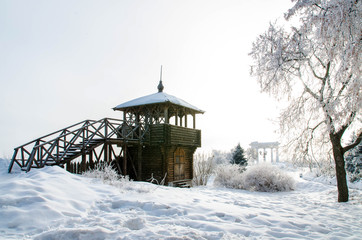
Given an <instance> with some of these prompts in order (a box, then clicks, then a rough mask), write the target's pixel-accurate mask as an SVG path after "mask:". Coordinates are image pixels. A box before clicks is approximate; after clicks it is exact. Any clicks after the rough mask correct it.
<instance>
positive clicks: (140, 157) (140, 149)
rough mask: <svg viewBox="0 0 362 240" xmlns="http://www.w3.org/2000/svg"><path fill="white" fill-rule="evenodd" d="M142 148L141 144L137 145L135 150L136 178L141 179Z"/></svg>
mask: <svg viewBox="0 0 362 240" xmlns="http://www.w3.org/2000/svg"><path fill="white" fill-rule="evenodd" d="M142 150H143V147H142V145H141V144H139V145H138V152H137V180H138V181H142Z"/></svg>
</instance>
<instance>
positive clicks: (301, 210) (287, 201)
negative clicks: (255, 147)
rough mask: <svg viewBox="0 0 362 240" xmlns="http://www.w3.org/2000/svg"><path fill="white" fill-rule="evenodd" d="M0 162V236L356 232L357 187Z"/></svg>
mask: <svg viewBox="0 0 362 240" xmlns="http://www.w3.org/2000/svg"><path fill="white" fill-rule="evenodd" d="M7 164H8V162H7V161H4V160H1V161H0V171H1V173H0V194H1V198H0V238H1V239H47V240H48V239H84V240H86V239H279V238H285V239H360V237H361V236H362V228H361V225H362V202H361V190H356V189H351V190H350V194H351V201H350V202H348V203H337V201H336V196H337V193H336V187H335V186H331V185H327V184H324V183H319V182H315V181H307V180H303V179H300V178H299V174H298V173H297V172H291V173H290V174H292V175H293V176H294V177H295V178H296V181H297V186H296V190H295V191H292V192H284V193H259V192H248V191H244V190H232V189H226V188H215V187H213V186H212V185H211V186H207V187H196V188H191V189H179V188H171V187H164V186H157V185H152V184H149V183H142V182H131V183H127V184H119V186H117V187H115V186H110V185H105V184H102V183H101V182H100V181H99V180H96V179H90V178H85V177H82V176H78V175H73V174H70V173H68V172H66V171H65V170H63V169H61V168H59V167H48V168H44V169H33V170H31V171H30V172H29V173H24V172H21V173H19V172H18V173H13V174H7V172H6V171H7V167H8V165H7Z"/></svg>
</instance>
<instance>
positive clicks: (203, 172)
mask: <svg viewBox="0 0 362 240" xmlns="http://www.w3.org/2000/svg"><path fill="white" fill-rule="evenodd" d="M193 165H194V178H193V180H192V184H193V185H194V186H200V185H206V184H207V181H208V180H209V178H210V176H211V174H212V172H213V169H214V163H213V157H210V156H207V155H206V154H204V153H203V154H196V155H195V157H194V164H193Z"/></svg>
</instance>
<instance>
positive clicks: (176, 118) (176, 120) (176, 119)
mask: <svg viewBox="0 0 362 240" xmlns="http://www.w3.org/2000/svg"><path fill="white" fill-rule="evenodd" d="M175 125H176V126H178V110H176V115H175Z"/></svg>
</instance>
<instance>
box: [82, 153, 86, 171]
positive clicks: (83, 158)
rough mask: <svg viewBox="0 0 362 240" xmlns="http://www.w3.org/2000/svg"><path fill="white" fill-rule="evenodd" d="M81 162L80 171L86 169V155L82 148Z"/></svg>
mask: <svg viewBox="0 0 362 240" xmlns="http://www.w3.org/2000/svg"><path fill="white" fill-rule="evenodd" d="M82 152H83V153H82V163H81V173H82V172H85V171H86V170H87V166H86V162H87V155H86V154H85V152H84V150H82Z"/></svg>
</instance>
